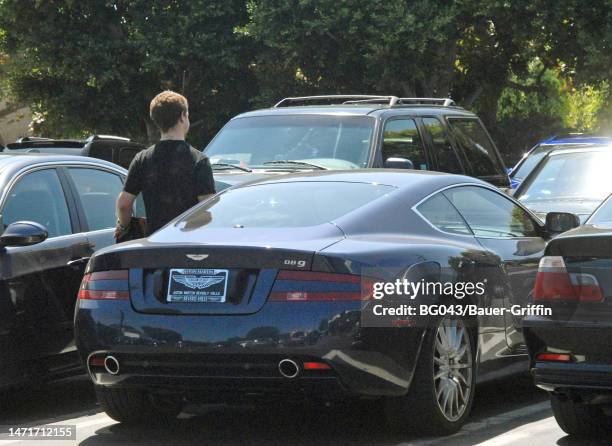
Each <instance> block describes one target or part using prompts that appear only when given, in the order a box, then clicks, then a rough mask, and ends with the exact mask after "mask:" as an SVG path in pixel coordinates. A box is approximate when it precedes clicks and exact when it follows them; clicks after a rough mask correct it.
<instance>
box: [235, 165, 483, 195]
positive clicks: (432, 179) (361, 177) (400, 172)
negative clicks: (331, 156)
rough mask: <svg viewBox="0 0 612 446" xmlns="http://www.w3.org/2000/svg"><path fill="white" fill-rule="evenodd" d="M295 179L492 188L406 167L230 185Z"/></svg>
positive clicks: (319, 173) (463, 178)
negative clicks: (470, 185) (463, 185)
mask: <svg viewBox="0 0 612 446" xmlns="http://www.w3.org/2000/svg"><path fill="white" fill-rule="evenodd" d="M298 182H346V183H372V184H382V185H389V186H393V187H397V188H399V189H406V188H411V189H412V188H414V187H423V188H425V189H430V190H432V191H434V190H437V189H441V188H444V187H447V186H450V185H454V184H462V183H469V184H476V185H484V186H486V187H488V188H492V189H494V187H493V186H491V185H490V184H489V183H487V182H485V181H482V180H479V179H477V178H472V177H468V176H465V175H455V174H450V173H442V172H433V171H428V170H407V169H352V170H326V171H314V172H299V173H293V174H287V175H274V176H271V177H266V178H263V179H258V180H254V181H250V182H247V183H242V184H239V185H237V186H234V187H233V188H232V189H236V188H241V187H249V186H253V185H262V184H275V183H277V184H283V183H298Z"/></svg>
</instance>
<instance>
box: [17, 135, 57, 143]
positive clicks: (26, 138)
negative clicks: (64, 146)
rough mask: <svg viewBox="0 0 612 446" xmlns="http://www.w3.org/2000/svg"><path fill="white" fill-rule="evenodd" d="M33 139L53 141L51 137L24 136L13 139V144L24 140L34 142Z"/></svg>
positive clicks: (24, 141)
mask: <svg viewBox="0 0 612 446" xmlns="http://www.w3.org/2000/svg"><path fill="white" fill-rule="evenodd" d="M34 141H53V139H51V138H41V137H40V136H24V137H22V138H19V139H18V140H17V141H15V144H23V143H26V142H34Z"/></svg>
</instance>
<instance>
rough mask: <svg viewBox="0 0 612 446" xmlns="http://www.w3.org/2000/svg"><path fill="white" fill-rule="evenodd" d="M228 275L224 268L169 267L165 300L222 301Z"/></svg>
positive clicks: (225, 291) (223, 300)
mask: <svg viewBox="0 0 612 446" xmlns="http://www.w3.org/2000/svg"><path fill="white" fill-rule="evenodd" d="M228 276H229V271H228V270H226V269H178V268H174V269H171V270H170V278H169V284H168V297H167V301H168V302H198V303H199V302H203V303H206V302H211V303H223V302H225V294H226V293H227V277H228Z"/></svg>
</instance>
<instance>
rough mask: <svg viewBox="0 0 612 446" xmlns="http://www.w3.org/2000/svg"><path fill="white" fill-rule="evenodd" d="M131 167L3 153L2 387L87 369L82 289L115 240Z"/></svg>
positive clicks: (0, 253)
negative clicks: (82, 353) (77, 326)
mask: <svg viewBox="0 0 612 446" xmlns="http://www.w3.org/2000/svg"><path fill="white" fill-rule="evenodd" d="M126 173H127V172H126V170H125V169H123V168H121V167H119V166H117V165H116V164H112V163H109V162H107V161H102V160H99V159H93V158H86V157H81V156H69V155H37V154H24V153H21V154H4V153H3V154H0V190H1V191H2V193H1V194H0V215H1V217H0V219H1V224H2V234H1V235H0V265H1V269H0V355H2V369H1V370H0V388H3V387H7V386H12V385H15V384H23V383H24V382H26V383H30V382H32V381H33V380H41V379H42V378H48V377H51V376H64V375H66V374H69V373H75V372H79V373H83V369H82V364H81V363H80V361H79V358H78V354H77V351H76V346H75V343H74V336H73V318H74V306H75V302H76V294H77V293H78V290H79V285H80V283H81V279H82V278H83V272H84V270H85V265H86V264H87V261H88V260H89V257H90V256H91V254H92V253H93V252H94V251H95V250H96V249H100V248H103V247H106V246H108V245H111V244H113V243H114V240H113V230H114V227H115V200H116V198H117V195H118V194H119V192H120V191H121V189H122V185H123V180H124V178H125V175H126Z"/></svg>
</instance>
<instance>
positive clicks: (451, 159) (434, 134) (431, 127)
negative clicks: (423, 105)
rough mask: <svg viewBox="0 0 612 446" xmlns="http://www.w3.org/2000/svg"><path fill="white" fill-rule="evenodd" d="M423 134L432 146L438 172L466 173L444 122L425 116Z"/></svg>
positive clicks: (422, 121)
mask: <svg viewBox="0 0 612 446" xmlns="http://www.w3.org/2000/svg"><path fill="white" fill-rule="evenodd" d="M421 124H422V126H423V130H424V131H423V136H424V138H425V140H426V141H427V142H428V145H429V146H430V147H431V148H432V150H431V153H432V158H434V159H435V162H436V163H435V169H432V170H437V171H438V172H448V173H458V174H462V173H464V172H465V171H464V169H463V165H462V163H461V161H460V160H459V156H458V155H457V152H456V151H455V149H454V148H453V145H452V144H451V142H450V139H449V137H448V134H447V132H446V129H445V128H444V124H442V121H440V120H439V119H438V118H436V117H433V116H424V117H423V118H422V119H421Z"/></svg>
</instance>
